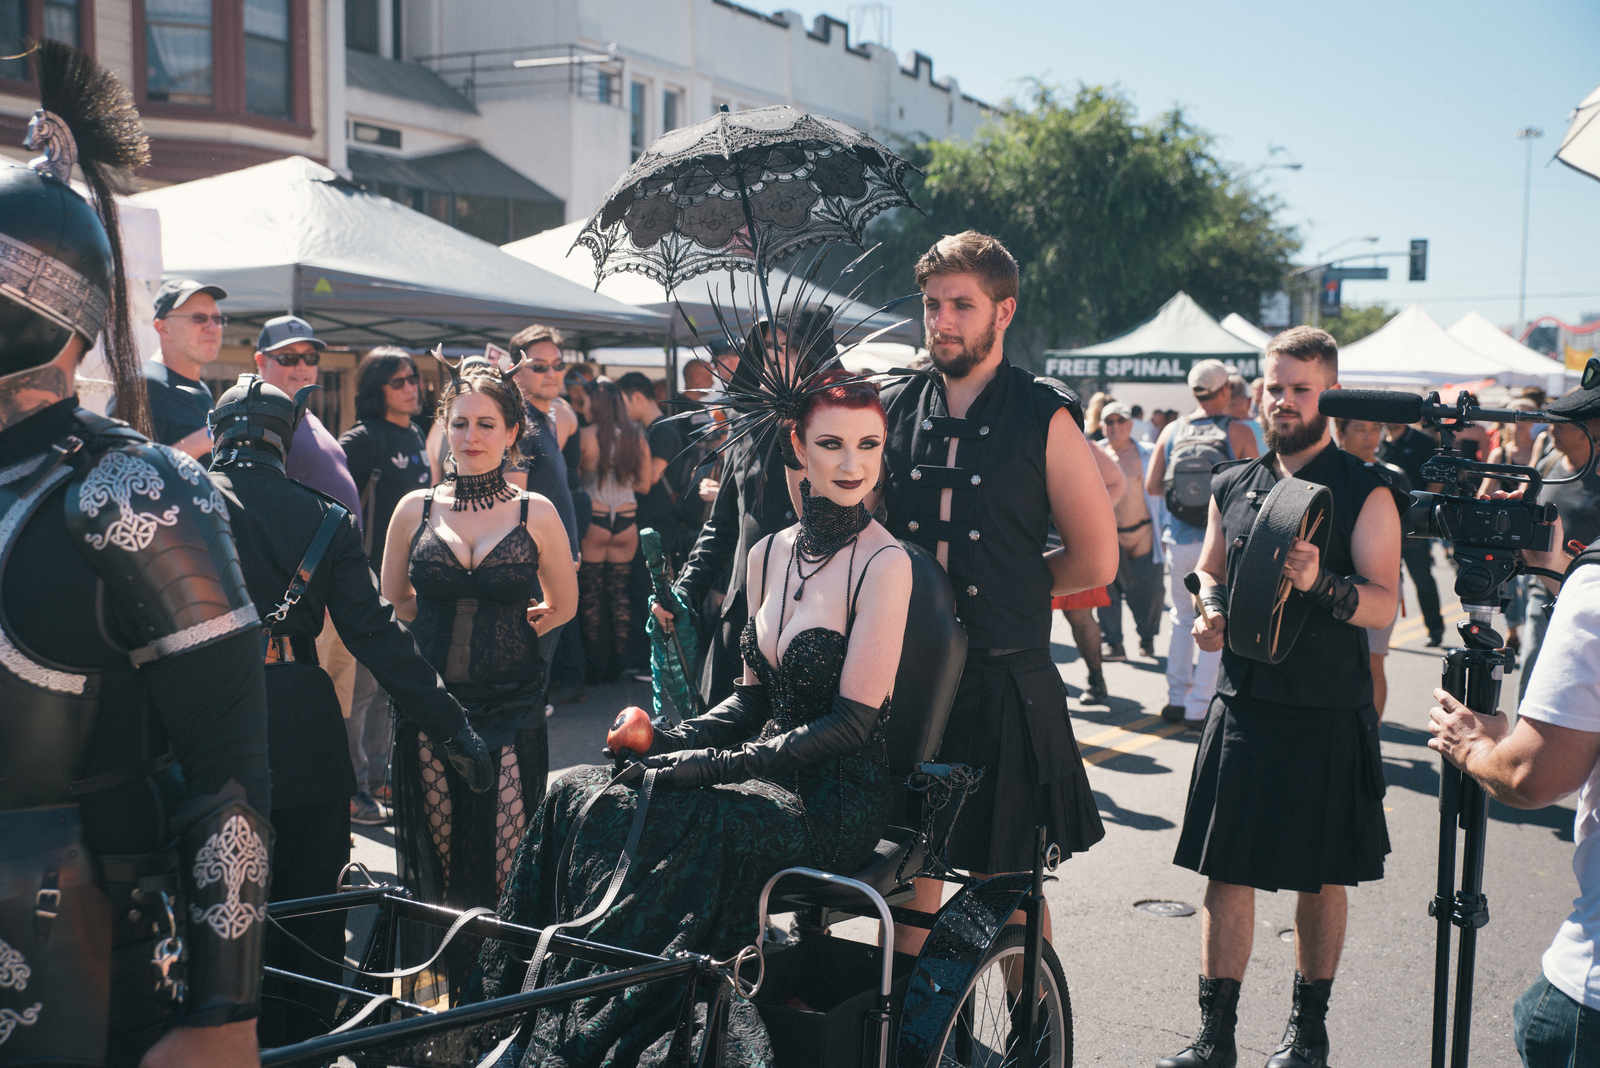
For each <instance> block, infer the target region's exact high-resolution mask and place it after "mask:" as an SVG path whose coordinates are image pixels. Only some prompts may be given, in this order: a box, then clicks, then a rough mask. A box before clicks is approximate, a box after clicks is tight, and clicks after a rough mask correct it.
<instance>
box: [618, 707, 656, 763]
mask: <svg viewBox="0 0 1600 1068" xmlns="http://www.w3.org/2000/svg"><path fill="white" fill-rule="evenodd" d="M655 740H656V729H655V727H653V726H652V725H651V724H650V713H648V712H646V711H645V710H644V709H642V708H640V707H639V706H638V705H629V706H628V707H627V708H624V709H623V710H622V711H621V712H618V713H617V719H616V722H615V723H613V724H611V730H610V732H609V733H608V734H607V735H606V748H607V749H610V750H611V751H612V752H613V753H616V752H620V751H622V750H623V749H632V750H633V751H634V752H635V753H648V752H649V751H650V745H651V743H653V742H654V741H655Z"/></svg>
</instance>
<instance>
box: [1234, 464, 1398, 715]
mask: <svg viewBox="0 0 1600 1068" xmlns="http://www.w3.org/2000/svg"><path fill="white" fill-rule="evenodd" d="M1273 459H1274V454H1273V453H1270V452H1269V453H1267V454H1266V455H1265V456H1262V457H1260V458H1259V459H1256V460H1252V461H1250V462H1249V463H1245V464H1239V465H1238V466H1235V467H1230V468H1227V469H1226V470H1224V471H1222V472H1220V473H1219V474H1218V475H1217V476H1216V479H1215V482H1214V484H1213V486H1212V491H1211V492H1212V497H1213V499H1214V500H1215V501H1216V502H1217V508H1218V509H1219V510H1220V511H1221V513H1222V533H1223V538H1224V539H1225V544H1226V545H1227V551H1228V574H1229V575H1230V576H1231V575H1233V574H1234V573H1235V569H1236V568H1237V567H1238V564H1239V557H1240V555H1241V553H1242V552H1243V549H1244V540H1245V538H1246V537H1247V536H1248V535H1249V533H1250V527H1251V525H1252V524H1253V523H1254V522H1255V518H1256V515H1257V513H1258V512H1259V511H1260V510H1261V505H1262V504H1264V503H1265V502H1266V499H1267V494H1268V493H1270V492H1271V491H1272V487H1273V486H1275V485H1277V484H1278V476H1277V473H1276V471H1275V470H1274V468H1273ZM1295 477H1296V478H1301V479H1304V480H1305V481H1307V482H1317V483H1320V484H1321V485H1324V486H1327V487H1328V489H1329V491H1330V492H1331V493H1332V494H1333V509H1332V512H1331V514H1330V516H1329V522H1330V523H1331V524H1332V529H1331V530H1329V532H1328V547H1327V549H1326V550H1324V552H1323V554H1322V566H1324V567H1326V568H1327V569H1328V570H1329V571H1332V572H1333V573H1334V574H1336V575H1349V574H1353V573H1354V571H1355V563H1354V561H1353V560H1352V559H1351V555H1350V545H1351V538H1352V535H1353V534H1354V532H1355V527H1356V518H1357V517H1358V516H1359V515H1360V514H1361V508H1362V506H1363V505H1364V504H1366V501H1367V497H1368V495H1369V494H1371V492H1372V491H1373V490H1375V489H1378V488H1379V487H1381V486H1384V485H1385V483H1384V481H1383V480H1382V479H1380V478H1379V477H1378V476H1377V475H1376V474H1374V473H1373V472H1372V470H1371V469H1370V468H1368V467H1367V465H1366V464H1364V463H1362V462H1361V460H1359V459H1357V458H1356V457H1354V456H1352V455H1350V454H1349V453H1347V452H1344V451H1342V450H1341V449H1339V448H1338V446H1336V445H1334V444H1332V443H1331V442H1330V443H1329V444H1328V446H1327V448H1325V449H1323V450H1322V451H1321V452H1320V453H1318V454H1317V455H1316V457H1315V458H1313V459H1312V461H1311V462H1310V463H1308V464H1306V465H1305V466H1304V467H1302V468H1301V469H1300V470H1299V471H1296V472H1295ZM1289 596H1291V597H1300V596H1302V594H1300V593H1299V592H1294V593H1291V594H1289ZM1217 692H1218V693H1220V694H1223V695H1224V696H1241V697H1248V698H1252V699H1254V700H1257V701H1269V702H1271V703H1273V704H1278V705H1285V706H1291V707H1301V708H1365V707H1366V706H1367V705H1369V704H1371V703H1372V666H1371V663H1370V661H1369V660H1368V659H1367V632H1366V631H1365V630H1364V629H1363V628H1361V627H1357V626H1352V625H1351V624H1349V623H1340V622H1338V621H1337V620H1335V619H1334V618H1333V616H1332V615H1330V614H1329V613H1328V611H1327V609H1324V608H1319V607H1317V606H1315V605H1313V606H1311V609H1310V611H1309V612H1307V614H1306V621H1305V626H1304V627H1303V628H1302V629H1301V631H1300V637H1299V638H1297V639H1296V640H1295V643H1294V645H1293V646H1292V647H1291V648H1290V650H1289V655H1288V656H1287V657H1285V658H1284V659H1283V661H1282V662H1281V663H1278V664H1264V663H1262V662H1260V661H1258V660H1251V659H1249V658H1248V657H1243V656H1239V655H1238V654H1236V653H1234V652H1233V650H1232V649H1229V648H1227V647H1226V646H1224V647H1223V650H1222V670H1221V671H1220V672H1219V673H1218V675H1217Z"/></svg>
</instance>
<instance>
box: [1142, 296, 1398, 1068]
mask: <svg viewBox="0 0 1600 1068" xmlns="http://www.w3.org/2000/svg"><path fill="white" fill-rule="evenodd" d="M1262 363H1263V369H1264V371H1265V375H1266V389H1265V394H1264V404H1263V407H1262V415H1263V417H1264V422H1265V431H1266V438H1267V445H1268V447H1269V448H1270V449H1271V451H1270V452H1268V453H1267V454H1266V455H1265V456H1262V457H1259V458H1258V459H1255V460H1251V461H1249V462H1248V463H1242V464H1239V465H1237V466H1233V467H1229V468H1226V469H1224V470H1222V471H1221V472H1219V473H1218V475H1217V476H1216V477H1215V478H1214V479H1213V481H1212V492H1211V497H1212V499H1211V506H1210V509H1211V510H1210V516H1209V518H1208V520H1207V523H1206V540H1205V543H1204V546H1203V547H1202V549H1201V552H1200V563H1199V567H1198V568H1197V572H1196V573H1197V574H1198V575H1199V576H1200V584H1201V591H1200V594H1199V596H1200V600H1201V603H1202V605H1203V606H1204V613H1203V614H1202V615H1200V616H1199V617H1197V618H1196V619H1195V623H1194V635H1195V640H1196V641H1197V642H1198V643H1199V645H1200V648H1201V649H1204V650H1218V649H1221V650H1222V667H1221V671H1220V672H1219V675H1218V678H1217V696H1216V697H1215V698H1213V699H1212V702H1211V710H1210V713H1209V714H1208V715H1207V717H1206V725H1205V731H1204V733H1203V734H1202V735H1201V737H1200V748H1199V750H1198V751H1197V752H1196V754H1195V763H1194V774H1193V777H1192V779H1191V781H1190V785H1189V806H1188V810H1187V811H1186V812H1185V814H1184V820H1183V831H1182V834H1181V835H1180V836H1179V839H1178V852H1177V856H1176V858H1174V860H1175V863H1177V864H1179V865H1182V866H1183V867H1186V868H1192V869H1194V870H1195V871H1197V872H1199V873H1200V874H1201V875H1204V876H1206V878H1207V879H1209V880H1210V882H1209V883H1208V884H1207V886H1206V897H1205V905H1204V908H1203V909H1202V912H1201V934H1200V1013H1201V1028H1200V1033H1199V1034H1198V1035H1197V1036H1196V1037H1195V1040H1194V1042H1193V1043H1192V1044H1191V1045H1190V1046H1189V1047H1188V1048H1187V1049H1185V1050H1183V1051H1182V1052H1180V1053H1178V1054H1176V1055H1175V1056H1172V1057H1167V1058H1164V1059H1163V1060H1161V1061H1160V1062H1159V1065H1158V1068H1233V1065H1234V1064H1235V1063H1236V1062H1237V1060H1238V1053H1237V1050H1236V1047H1235V1044H1234V1033H1233V1032H1234V1025H1235V1023H1236V1022H1237V1009H1238V1004H1239V984H1240V982H1241V981H1242V980H1243V979H1244V969H1245V965H1246V964H1247V963H1248V962H1249V960H1250V942H1251V936H1252V934H1253V933H1254V929H1255V895H1256V891H1257V890H1267V891H1269V892H1270V891H1277V890H1279V889H1284V890H1296V891H1298V892H1299V895H1300V896H1299V902H1298V904H1297V906H1296V909H1295V924H1294V957H1295V976H1294V1008H1293V1012H1292V1015H1291V1016H1290V1017H1289V1025H1288V1029H1287V1030H1286V1031H1285V1032H1284V1036H1283V1041H1282V1042H1281V1043H1280V1044H1279V1046H1278V1048H1277V1050H1276V1051H1275V1052H1274V1053H1273V1054H1272V1056H1271V1057H1270V1058H1269V1059H1268V1060H1267V1068H1325V1066H1326V1065H1327V1063H1328V1032H1327V1027H1326V1025H1325V1022H1324V1021H1325V1017H1326V1015H1327V1011H1328V997H1329V994H1330V993H1331V991H1332V987H1333V973H1334V970H1335V969H1336V968H1337V967H1338V964H1339V954H1340V951H1341V950H1342V949H1343V948H1344V931H1345V917H1346V912H1347V902H1346V897H1345V887H1346V886H1353V885H1355V884H1356V883H1359V882H1367V881H1370V880H1376V879H1381V878H1382V877H1383V862H1384V857H1385V856H1386V855H1387V854H1388V852H1389V833H1388V829H1387V827H1386V825H1385V823H1384V817H1383V767H1382V760H1381V757H1380V756H1379V753H1378V713H1377V709H1376V708H1374V707H1373V702H1372V696H1373V694H1372V668H1371V664H1370V663H1369V659H1368V656H1367V642H1366V636H1365V635H1364V634H1363V633H1362V629H1361V628H1363V627H1381V626H1384V625H1385V624H1387V623H1388V622H1389V620H1391V619H1392V618H1393V617H1394V610H1395V597H1396V590H1397V587H1398V584H1399V576H1400V517H1399V513H1398V512H1397V511H1396V509H1395V504H1394V498H1393V496H1392V495H1391V493H1390V489H1389V486H1388V484H1387V482H1386V481H1385V480H1384V477H1383V476H1382V475H1381V474H1380V473H1378V471H1377V470H1376V469H1374V468H1372V467H1369V466H1368V465H1366V464H1364V463H1363V462H1362V461H1361V460H1360V459H1359V458H1357V457H1355V456H1352V455H1351V454H1349V453H1347V452H1342V451H1340V450H1339V448H1338V447H1337V446H1336V445H1334V444H1333V440H1332V438H1331V436H1330V435H1329V432H1328V420H1327V417H1326V416H1323V415H1321V414H1319V413H1318V411H1317V401H1318V398H1319V397H1320V396H1321V394H1322V392H1323V391H1324V390H1328V389H1337V388H1339V387H1338V380H1339V350H1338V346H1337V345H1336V344H1335V342H1334V340H1333V338H1332V337H1331V336H1329V335H1328V334H1327V333H1325V332H1323V331H1321V330H1317V329H1315V328H1313V327H1308V326H1298V327H1295V328H1293V329H1291V330H1287V331H1285V332H1284V333H1282V334H1279V335H1278V336H1277V337H1275V338H1273V339H1272V341H1271V342H1270V343H1269V344H1268V345H1267V350H1266V355H1265V357H1264V358H1263V361H1262ZM1291 477H1293V478H1297V479H1300V480H1302V481H1304V482H1311V483H1316V484H1319V485H1322V486H1326V487H1327V488H1328V490H1329V492H1330V493H1331V495H1332V506H1331V508H1330V509H1329V510H1328V512H1327V515H1326V520H1325V522H1326V523H1327V524H1328V525H1329V526H1330V528H1331V529H1329V530H1328V532H1327V542H1326V548H1325V549H1322V550H1319V549H1318V548H1317V545H1316V544H1314V543H1313V542H1312V541H1310V540H1307V539H1308V537H1309V536H1310V535H1311V533H1312V532H1310V531H1306V533H1305V535H1304V536H1301V537H1298V538H1296V539H1294V541H1293V542H1292V544H1290V545H1289V546H1288V548H1287V552H1286V553H1285V554H1284V564H1283V570H1282V578H1283V579H1287V580H1288V582H1289V583H1290V584H1291V585H1292V587H1293V588H1292V590H1290V591H1288V593H1287V595H1288V596H1289V597H1290V598H1297V599H1302V600H1303V601H1305V602H1308V603H1307V605H1306V607H1305V613H1306V614H1305V618H1304V625H1303V627H1302V628H1301V630H1300V633H1299V636H1298V638H1297V639H1296V640H1294V641H1293V644H1292V645H1291V646H1290V648H1289V650H1288V653H1287V655H1286V656H1284V657H1283V659H1282V660H1281V661H1280V662H1278V663H1267V662H1264V661H1258V660H1254V659H1250V658H1247V657H1245V656H1242V655H1240V654H1239V653H1236V652H1235V651H1234V650H1233V648H1231V647H1224V641H1225V635H1226V628H1227V627H1228V626H1229V625H1230V621H1229V619H1228V611H1229V605H1230V598H1229V590H1228V584H1229V582H1230V581H1231V582H1233V583H1235V584H1238V583H1240V582H1241V581H1243V580H1242V577H1241V574H1240V567H1239V564H1240V558H1241V555H1242V553H1241V547H1242V546H1243V545H1244V544H1245V543H1246V541H1247V539H1249V538H1253V537H1254V538H1259V537H1265V536H1270V534H1271V531H1270V530H1268V529H1261V528H1262V527H1266V526H1267V524H1265V523H1263V524H1261V525H1260V526H1259V527H1258V526H1257V524H1255V519H1256V516H1257V515H1258V514H1259V510H1260V508H1261V507H1262V506H1263V505H1264V504H1265V503H1266V499H1267V494H1268V492H1269V491H1271V490H1272V489H1273V487H1274V486H1276V485H1278V484H1279V483H1280V482H1281V481H1282V480H1284V479H1288V478H1291ZM1308 514H1309V513H1308ZM1302 529H1304V528H1303V527H1302ZM1277 588H1278V587H1272V588H1271V589H1269V590H1268V593H1269V594H1270V593H1271V592H1272V590H1275V589H1277ZM1244 607H1245V606H1244V605H1243V604H1241V603H1239V601H1238V599H1237V596H1236V597H1235V599H1234V603H1233V608H1234V611H1235V614H1236V615H1240V616H1241V617H1242V616H1243V614H1244V611H1243V610H1244ZM1299 607H1300V606H1298V605H1296V606H1295V608H1296V609H1297V610H1298V609H1299ZM1231 625H1233V626H1235V627H1249V628H1256V627H1259V628H1260V629H1261V630H1265V629H1266V628H1267V627H1269V626H1272V625H1273V624H1272V622H1271V621H1270V620H1268V619H1267V618H1266V609H1265V608H1264V607H1263V608H1262V613H1261V617H1260V618H1254V616H1252V618H1250V619H1245V618H1239V619H1235V620H1233V621H1232V623H1231ZM1244 633H1249V631H1246V632H1244Z"/></svg>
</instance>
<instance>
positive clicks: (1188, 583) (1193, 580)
mask: <svg viewBox="0 0 1600 1068" xmlns="http://www.w3.org/2000/svg"><path fill="white" fill-rule="evenodd" d="M1183 588H1184V589H1186V590H1188V591H1189V598H1190V599H1191V600H1192V601H1194V614H1195V615H1197V616H1199V617H1200V618H1201V619H1204V618H1205V616H1206V606H1205V605H1203V604H1201V603H1200V576H1199V575H1198V574H1196V573H1195V572H1193V571H1191V572H1189V573H1188V574H1187V575H1185V576H1183Z"/></svg>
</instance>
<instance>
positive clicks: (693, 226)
mask: <svg viewBox="0 0 1600 1068" xmlns="http://www.w3.org/2000/svg"><path fill="white" fill-rule="evenodd" d="M910 169H912V168H911V165H910V164H909V163H907V162H906V161H905V160H903V159H901V158H900V157H899V156H897V155H895V154H894V153H893V152H891V151H889V149H887V148H885V147H884V146H883V145H881V144H879V143H878V142H877V141H874V140H873V139H872V138H871V137H868V136H867V135H866V134H864V133H862V132H861V131H860V130H857V129H855V128H854V127H853V126H847V125H846V124H844V123H842V122H838V121H836V120H834V119H829V118H824V117H822V116H820V115H809V114H806V113H805V112H803V111H800V110H798V109H796V108H792V107H787V106H778V107H770V108H759V109H757V110H753V111H735V112H729V111H726V110H724V111H722V112H719V113H718V114H716V115H714V116H712V117H711V118H709V119H707V120H706V121H705V122H701V123H697V124H695V125H693V126H686V127H683V128H682V129H679V130H673V131H671V132H670V133H667V134H664V135H663V136H662V137H660V138H658V139H657V140H656V141H655V143H654V144H652V145H651V146H650V148H649V149H648V150H647V151H646V152H645V154H644V155H642V156H640V157H639V159H638V161H637V162H636V163H634V165H633V166H632V167H630V168H628V172H627V173H626V174H624V175H623V176H622V178H621V180H620V181H618V182H617V184H616V185H615V186H613V187H612V189H611V192H610V193H608V194H607V195H606V199H605V202H604V203H602V204H601V206H600V210H599V211H597V212H596V213H595V214H594V216H593V218H591V219H590V220H589V222H588V224H587V225H586V226H584V228H583V229H582V230H581V231H579V233H578V239H577V241H575V242H574V243H573V247H577V246H578V245H582V246H584V247H585V248H587V249H588V250H589V251H590V253H592V254H593V256H594V261H595V285H596V286H598V285H599V284H600V281H601V280H602V279H604V278H605V277H606V276H608V275H611V274H615V273H618V272H620V271H637V272H639V273H640V274H644V275H648V276H649V277H651V278H654V279H655V280H656V281H658V282H660V283H661V284H662V285H663V286H665V287H666V288H667V290H668V291H669V292H670V291H671V290H672V289H673V288H674V287H675V286H676V285H677V284H678V283H680V282H682V281H684V280H685V279H688V278H693V277H695V276H696V275H700V274H704V273H706V272H708V271H717V270H738V271H757V273H764V272H765V269H766V268H768V267H770V266H772V265H773V264H776V263H779V262H781V261H782V260H784V259H787V258H788V257H789V256H791V255H792V254H794V253H795V252H797V251H799V250H800V249H804V248H808V247H811V246H815V245H823V244H828V243H831V242H839V241H847V242H850V243H852V244H855V245H860V244H861V243H862V235H863V233H864V231H865V229H866V225H867V223H868V222H869V221H871V219H872V218H873V216H875V215H877V214H878V213H879V212H882V211H886V210H888V209H890V208H898V207H905V206H912V207H914V206H915V205H914V204H912V201H911V197H910V196H909V195H908V194H907V193H906V189H905V176H906V172H907V171H908V170H910Z"/></svg>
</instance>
